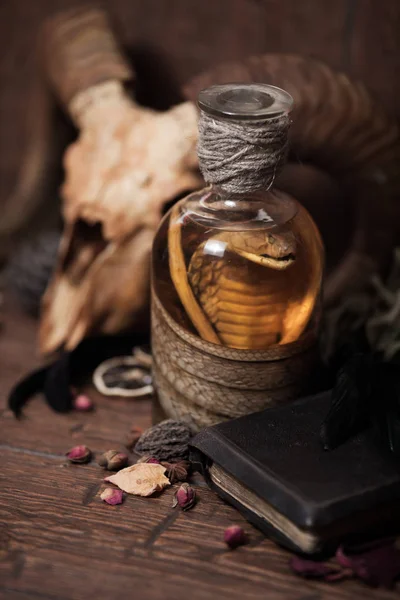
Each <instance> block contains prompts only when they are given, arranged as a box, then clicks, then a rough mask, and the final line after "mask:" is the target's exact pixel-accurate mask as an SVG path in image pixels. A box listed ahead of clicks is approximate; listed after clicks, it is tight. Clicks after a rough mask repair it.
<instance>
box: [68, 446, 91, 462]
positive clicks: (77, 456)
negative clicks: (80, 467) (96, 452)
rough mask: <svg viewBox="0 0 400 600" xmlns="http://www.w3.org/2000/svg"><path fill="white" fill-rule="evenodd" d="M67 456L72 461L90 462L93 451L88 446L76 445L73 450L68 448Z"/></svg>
mask: <svg viewBox="0 0 400 600" xmlns="http://www.w3.org/2000/svg"><path fill="white" fill-rule="evenodd" d="M66 457H67V458H68V460H69V462H72V463H78V464H83V463H88V462H89V461H90V459H91V458H92V452H91V450H89V448H88V447H87V446H74V448H71V450H68V452H67V453H66Z"/></svg>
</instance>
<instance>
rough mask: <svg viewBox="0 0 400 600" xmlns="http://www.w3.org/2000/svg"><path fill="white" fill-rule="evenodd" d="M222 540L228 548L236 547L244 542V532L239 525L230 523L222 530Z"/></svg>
mask: <svg viewBox="0 0 400 600" xmlns="http://www.w3.org/2000/svg"><path fill="white" fill-rule="evenodd" d="M224 542H225V544H227V545H228V546H229V548H232V549H234V548H237V547H238V546H242V545H243V544H245V543H246V534H245V532H244V530H243V529H242V528H241V527H239V525H231V526H230V527H227V528H226V529H225V531H224Z"/></svg>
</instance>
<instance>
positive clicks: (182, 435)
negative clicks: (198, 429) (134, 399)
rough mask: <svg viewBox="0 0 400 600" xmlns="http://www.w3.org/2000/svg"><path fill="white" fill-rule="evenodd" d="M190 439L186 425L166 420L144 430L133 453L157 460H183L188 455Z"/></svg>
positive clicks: (190, 435) (189, 432) (181, 422)
mask: <svg viewBox="0 0 400 600" xmlns="http://www.w3.org/2000/svg"><path fill="white" fill-rule="evenodd" d="M191 437H192V434H191V431H190V429H189V427H188V426H187V424H186V423H184V422H183V421H175V420H174V419H167V420H166V421H162V422H161V423H158V424H157V425H154V427H150V429H146V431H145V432H144V433H143V434H142V435H141V436H140V439H139V441H138V443H137V444H136V447H135V452H137V453H138V454H146V455H148V456H154V457H155V458H158V459H159V460H178V459H185V458H187V457H188V455H189V442H190V439H191Z"/></svg>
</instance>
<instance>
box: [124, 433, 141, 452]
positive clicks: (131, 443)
mask: <svg viewBox="0 0 400 600" xmlns="http://www.w3.org/2000/svg"><path fill="white" fill-rule="evenodd" d="M142 433H143V429H142V428H141V427H132V428H131V431H130V433H129V434H128V436H127V439H126V442H125V448H127V449H128V450H131V451H132V450H133V449H134V448H135V446H136V444H137V443H138V440H139V438H140V436H141V435H142Z"/></svg>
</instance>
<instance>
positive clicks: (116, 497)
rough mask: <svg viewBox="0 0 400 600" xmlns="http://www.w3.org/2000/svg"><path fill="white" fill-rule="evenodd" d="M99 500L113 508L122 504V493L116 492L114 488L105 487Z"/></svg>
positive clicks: (120, 491)
mask: <svg viewBox="0 0 400 600" xmlns="http://www.w3.org/2000/svg"><path fill="white" fill-rule="evenodd" d="M100 498H101V499H102V500H104V502H107V504H111V506H115V505H116V504H122V502H123V499H124V493H123V491H122V490H117V489H116V488H111V487H107V488H105V490H103V492H102V493H101V494H100Z"/></svg>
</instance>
